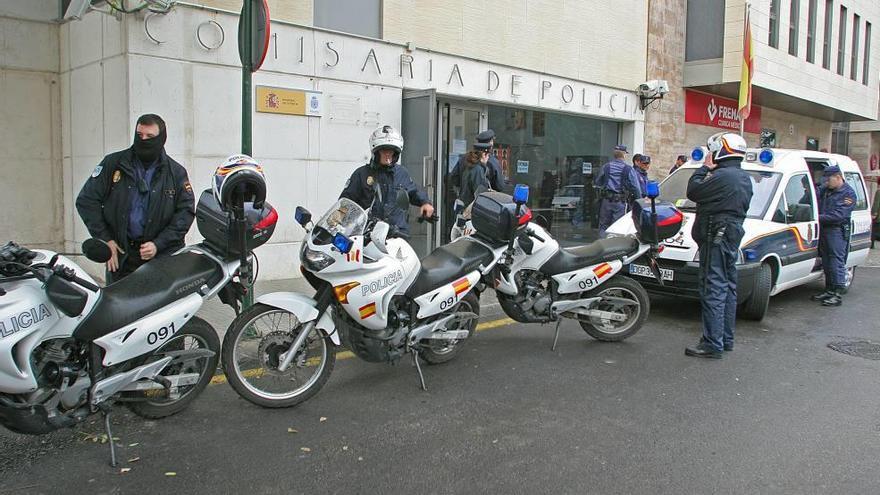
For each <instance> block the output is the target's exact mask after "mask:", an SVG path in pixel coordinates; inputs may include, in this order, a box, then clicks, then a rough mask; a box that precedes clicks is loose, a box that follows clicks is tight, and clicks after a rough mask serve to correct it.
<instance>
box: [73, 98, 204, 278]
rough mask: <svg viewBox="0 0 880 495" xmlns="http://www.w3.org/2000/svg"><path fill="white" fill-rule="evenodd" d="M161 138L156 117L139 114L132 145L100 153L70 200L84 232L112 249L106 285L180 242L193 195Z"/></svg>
mask: <svg viewBox="0 0 880 495" xmlns="http://www.w3.org/2000/svg"><path fill="white" fill-rule="evenodd" d="M166 137H167V134H166V130H165V121H164V120H162V118H161V117H159V116H158V115H154V114H146V115H141V116H140V117H139V118H138V120H137V127H136V128H135V135H134V143H133V144H132V146H131V147H130V148H128V149H125V150H122V151H117V152H116V153H111V154H109V155H107V156H105V157H104V159H103V160H102V161H101V163H100V164H98V166H97V167H95V170H94V171H93V172H92V175H91V177H89V179H88V180H87V181H86V183H85V185H83V188H82V190H81V191H80V192H79V196H78V197H77V198H76V209H77V211H79V214H80V217H82V220H83V223H85V225H86V228H88V230H89V234H91V236H92V237H95V238H98V239H101V240H104V241H106V242H107V243H108V244H109V245H110V249H111V250H112V252H113V256H112V257H111V258H110V260H109V261H108V262H107V282H108V283H110V282H115V281H117V280H119V279H121V278H122V277H125V276H126V275H128V274H130V273H131V272H133V271H134V270H135V269H136V268H137V267H139V266H141V265H142V264H144V263H146V262H147V261H149V260H151V259H153V258H154V257H156V256H157V255H162V254H166V253H172V252H174V251H176V250H177V249H180V248H182V247H183V246H184V236H185V235H186V232H187V231H188V230H189V228H190V226H191V225H192V222H193V218H194V215H195V214H194V197H193V192H192V186H191V185H190V183H189V177H188V176H187V173H186V169H185V168H183V166H182V165H180V164H179V163H177V162H176V161H174V160H173V159H171V158H170V157H169V156H168V155H167V154H165V139H166Z"/></svg>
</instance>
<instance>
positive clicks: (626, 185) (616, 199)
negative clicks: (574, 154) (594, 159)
mask: <svg viewBox="0 0 880 495" xmlns="http://www.w3.org/2000/svg"><path fill="white" fill-rule="evenodd" d="M624 158H626V146H624V145H622V144H619V145H617V146H615V147H614V159H613V160H611V161H610V162H608V163H606V164H605V165H603V166H602V169H601V171H600V175H599V177H598V178H597V179H596V182H595V184H594V185H595V187H596V189H598V192H599V197H600V198H601V199H602V205H601V206H600V207H599V237H605V230H606V229H607V228H608V227H609V226H611V224H612V223H614V222H615V221H617V219H618V218H620V217H622V216H623V215H624V214H626V205H627V203H628V201H629V199H630V198H635V199H638V198H641V197H642V190H641V188H640V187H639V179H638V178H637V177H636V172H635V171H634V170H633V167H632V166H631V165H629V164H628V163H626V162H625V161H623V160H624Z"/></svg>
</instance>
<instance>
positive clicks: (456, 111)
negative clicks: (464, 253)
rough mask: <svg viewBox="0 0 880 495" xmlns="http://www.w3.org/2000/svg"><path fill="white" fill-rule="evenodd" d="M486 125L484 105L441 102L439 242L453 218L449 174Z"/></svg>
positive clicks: (452, 193) (453, 194) (446, 240)
mask: <svg viewBox="0 0 880 495" xmlns="http://www.w3.org/2000/svg"><path fill="white" fill-rule="evenodd" d="M485 129H486V107H485V106H483V105H472V104H464V103H461V102H455V101H441V102H440V150H439V153H438V155H439V156H440V164H441V166H440V169H441V170H440V172H441V173H440V177H438V181H439V183H440V184H442V188H441V191H442V197H441V198H438V199H439V200H440V201H439V203H438V205H437V206H438V208H440V212H441V214H440V218H441V222H439V223H440V224H441V225H442V226H441V227H440V235H439V238H440V240H441V243H447V242H449V240H450V239H449V234H450V232H451V231H452V224H453V222H455V215H454V214H453V205H454V203H455V198H456V194H455V189H454V187H453V186H455V184H453V182H454V181H452V180H449V179H450V176H449V174H450V173H451V172H452V170H453V169H454V168H455V165H456V164H457V163H458V160H459V159H460V158H461V157H462V156H463V155H464V154H466V153H467V152H468V150H470V149H471V148H472V147H473V144H474V143H475V142H476V141H477V134H479V133H480V132H482V131H483V130H485Z"/></svg>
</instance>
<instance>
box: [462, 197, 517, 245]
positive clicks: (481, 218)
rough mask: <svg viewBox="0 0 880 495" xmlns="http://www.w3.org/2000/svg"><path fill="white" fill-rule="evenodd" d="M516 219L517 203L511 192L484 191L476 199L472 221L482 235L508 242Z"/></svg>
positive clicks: (493, 239)
mask: <svg viewBox="0 0 880 495" xmlns="http://www.w3.org/2000/svg"><path fill="white" fill-rule="evenodd" d="M523 211H525V206H523ZM516 221H517V220H516V203H515V202H514V201H513V197H512V196H510V195H509V194H504V193H500V192H494V191H490V192H484V193H482V194H480V195H479V196H477V199H476V200H474V204H473V207H472V208H471V223H473V225H474V229H476V230H477V234H478V235H479V236H480V237H484V238H486V239H488V240H492V241H504V242H507V241H509V240H510V234H511V231H512V229H513V226H514V225H515V224H516Z"/></svg>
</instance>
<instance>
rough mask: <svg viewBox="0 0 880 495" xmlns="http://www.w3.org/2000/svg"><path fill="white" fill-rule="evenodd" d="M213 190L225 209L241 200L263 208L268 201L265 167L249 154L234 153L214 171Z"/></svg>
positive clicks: (215, 197)
mask: <svg viewBox="0 0 880 495" xmlns="http://www.w3.org/2000/svg"><path fill="white" fill-rule="evenodd" d="M211 190H212V192H213V193H214V199H216V200H217V203H218V204H219V205H220V207H221V208H223V209H224V210H228V209H230V208H232V207H233V206H235V205H236V203H237V202H238V201H239V200H240V201H242V202H244V203H247V202H253V204H254V208H262V207H263V202H264V201H266V177H265V176H264V175H263V167H261V166H260V164H259V163H257V161H256V160H254V159H253V158H251V157H249V156H247V155H232V156H230V157H229V158H227V159H226V161H224V162H223V165H220V166H219V167H217V170H215V171H214V177H213V180H212V181H211Z"/></svg>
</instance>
